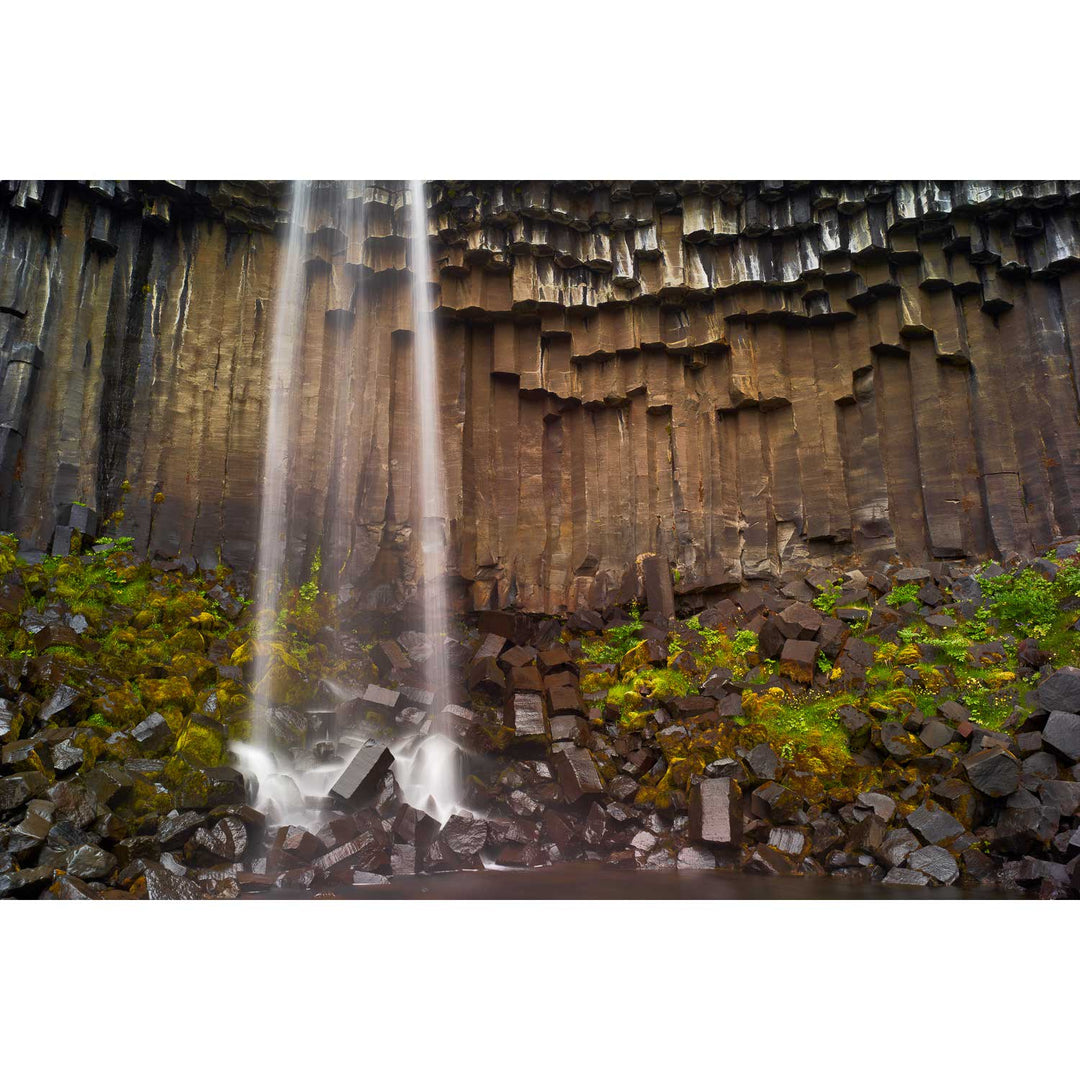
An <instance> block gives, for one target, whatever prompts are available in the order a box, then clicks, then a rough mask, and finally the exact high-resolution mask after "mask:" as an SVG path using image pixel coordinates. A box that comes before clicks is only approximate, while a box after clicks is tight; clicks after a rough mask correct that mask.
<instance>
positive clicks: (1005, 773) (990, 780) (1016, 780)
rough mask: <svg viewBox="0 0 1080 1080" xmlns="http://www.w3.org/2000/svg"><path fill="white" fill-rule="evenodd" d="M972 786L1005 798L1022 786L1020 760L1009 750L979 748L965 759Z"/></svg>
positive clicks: (993, 795) (987, 793) (965, 769)
mask: <svg viewBox="0 0 1080 1080" xmlns="http://www.w3.org/2000/svg"><path fill="white" fill-rule="evenodd" d="M963 766H964V771H965V772H966V773H967V778H968V780H969V781H971V785H972V787H974V788H975V789H976V790H978V791H981V792H982V793H983V794H984V795H990V796H992V797H993V798H1004V797H1005V796H1006V795H1011V794H1012V793H1013V792H1014V791H1015V790H1016V789H1017V788H1018V787H1019V786H1020V762H1018V761H1017V760H1016V758H1014V757H1013V756H1012V754H1010V753H1009V752H1008V751H1007V750H1002V749H998V748H991V749H988V750H977V751H976V752H975V753H973V754H968V755H967V756H966V757H964V759H963Z"/></svg>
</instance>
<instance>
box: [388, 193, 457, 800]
mask: <svg viewBox="0 0 1080 1080" xmlns="http://www.w3.org/2000/svg"><path fill="white" fill-rule="evenodd" d="M409 195H410V202H411V205H412V214H411V220H410V228H409V266H410V268H411V270H412V310H413V376H414V380H415V381H414V387H415V397H416V420H417V425H418V428H419V430H418V432H417V435H418V439H417V458H418V460H417V462H416V464H417V495H418V499H417V502H418V507H417V513H416V522H417V524H418V526H419V529H420V546H421V550H422V552H423V559H424V563H423V584H422V591H423V608H424V633H425V634H426V635H427V638H428V641H429V642H430V644H431V651H430V653H429V654H428V657H427V660H426V661H425V670H424V676H425V681H426V682H427V685H428V689H429V690H431V692H432V693H433V694H434V695H435V704H436V710H438V709H439V708H440V707H441V706H442V705H443V704H445V703H446V701H447V690H448V687H449V678H448V671H447V663H446V631H447V602H446V482H445V477H444V476H443V464H442V438H441V435H442V432H441V429H440V423H439V370H438V359H437V357H436V353H435V321H434V318H433V316H432V313H431V293H430V286H429V281H430V279H431V259H430V255H429V253H428V227H427V198H426V196H425V194H424V181H423V180H413V181H411V183H410V186H409ZM455 756H456V755H455V753H454V748H453V746H452V744H450V742H449V740H448V739H447V738H446V737H445V736H444V735H442V734H441V733H439V732H436V733H435V735H434V736H433V739H432V741H431V743H430V744H425V745H424V746H422V747H421V748H420V750H419V751H418V752H417V753H416V755H415V757H414V759H413V768H412V769H411V770H410V775H409V777H408V782H409V783H410V784H411V785H412V787H413V788H415V789H417V790H418V791H419V792H423V791H427V792H430V793H431V797H432V798H433V799H434V803H435V806H434V807H433V808H432V810H433V812H434V813H435V814H436V815H437V816H441V815H442V812H443V811H445V812H446V813H447V814H448V813H449V812H450V810H451V809H452V808H453V806H454V805H456V804H457V803H458V802H459V801H460V792H459V791H458V790H457V780H456V777H457V773H456V770H455V768H454V767H453V761H454V758H455ZM399 782H400V780H399ZM402 787H403V789H404V787H405V784H402Z"/></svg>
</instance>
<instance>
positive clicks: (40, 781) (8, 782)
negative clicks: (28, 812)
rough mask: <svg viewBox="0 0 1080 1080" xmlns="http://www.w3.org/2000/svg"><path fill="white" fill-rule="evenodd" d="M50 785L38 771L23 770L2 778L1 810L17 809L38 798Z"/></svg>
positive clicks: (0, 788)
mask: <svg viewBox="0 0 1080 1080" xmlns="http://www.w3.org/2000/svg"><path fill="white" fill-rule="evenodd" d="M47 787H48V781H47V780H46V779H45V777H44V776H42V775H41V773H38V772H21V773H15V774H14V775H13V776H5V777H3V778H2V779H0V812H3V811H7V810H16V809H18V807H20V806H24V805H25V804H26V803H28V802H29V801H30V800H31V799H34V798H37V796H38V795H40V794H41V793H42V792H43V791H44V790H45V789H46V788H47Z"/></svg>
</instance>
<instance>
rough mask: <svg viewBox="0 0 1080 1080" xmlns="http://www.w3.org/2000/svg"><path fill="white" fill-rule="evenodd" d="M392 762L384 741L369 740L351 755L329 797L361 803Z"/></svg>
mask: <svg viewBox="0 0 1080 1080" xmlns="http://www.w3.org/2000/svg"><path fill="white" fill-rule="evenodd" d="M369 689H370V687H369ZM395 696H396V695H395ZM393 762H394V755H393V753H392V752H391V750H390V747H389V746H388V745H387V744H386V743H383V742H378V741H376V740H370V741H369V742H368V743H367V744H366V745H365V746H362V747H360V749H359V750H357V751H356V753H355V754H354V755H353V757H352V760H351V761H350V762H349V764H348V765H347V766H346V767H345V771H344V772H343V773H342V774H341V776H339V777H338V779H337V781H336V782H335V783H334V786H333V787H332V788H331V789H330V795H331V797H332V798H334V799H337V800H338V801H339V802H342V803H345V804H347V805H360V804H362V803H363V802H364V801H365V800H367V799H368V798H370V797H371V796H372V795H374V794H375V792H376V791H377V789H378V787H379V784H380V782H381V781H382V778H383V777H384V776H385V775H386V773H387V771H388V770H389V769H390V766H391V765H392V764H393Z"/></svg>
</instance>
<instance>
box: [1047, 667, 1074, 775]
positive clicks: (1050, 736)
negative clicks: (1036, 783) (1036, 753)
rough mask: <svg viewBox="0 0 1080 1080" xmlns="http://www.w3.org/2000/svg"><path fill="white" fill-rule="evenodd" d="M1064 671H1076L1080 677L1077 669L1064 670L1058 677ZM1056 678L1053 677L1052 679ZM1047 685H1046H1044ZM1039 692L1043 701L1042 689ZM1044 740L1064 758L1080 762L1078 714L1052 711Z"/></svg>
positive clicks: (1058, 673)
mask: <svg viewBox="0 0 1080 1080" xmlns="http://www.w3.org/2000/svg"><path fill="white" fill-rule="evenodd" d="M1062 671H1076V672H1077V674H1078V675H1080V670H1078V669H1077V668H1062V669H1061V671H1059V672H1057V675H1060V674H1061V673H1062ZM1055 677H1056V676H1051V679H1052V678H1055ZM1045 685H1046V683H1044V684H1043V686H1045ZM1039 691H1040V700H1042V687H1040V688H1039ZM1042 738H1043V742H1044V743H1046V744H1047V745H1048V746H1052V747H1053V748H1054V749H1055V750H1056V751H1057V752H1058V753H1059V754H1061V755H1062V757H1064V758H1066V759H1068V760H1069V761H1072V762H1077V761H1080V715H1077V713H1075V712H1071V711H1070V712H1065V711H1062V710H1058V709H1055V710H1054V711H1052V712H1051V713H1050V716H1049V717H1048V719H1047V721H1046V725H1045V726H1044V727H1043V732H1042Z"/></svg>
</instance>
